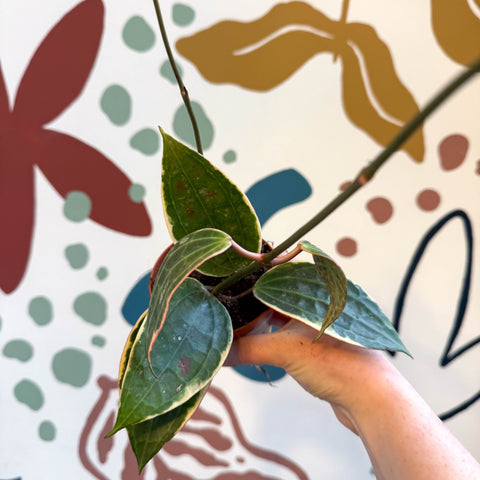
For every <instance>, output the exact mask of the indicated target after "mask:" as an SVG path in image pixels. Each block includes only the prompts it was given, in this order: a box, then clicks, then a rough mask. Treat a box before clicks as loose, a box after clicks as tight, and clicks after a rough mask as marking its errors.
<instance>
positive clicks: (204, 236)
mask: <svg viewBox="0 0 480 480" xmlns="http://www.w3.org/2000/svg"><path fill="white" fill-rule="evenodd" d="M230 245H231V238H230V236H229V235H227V234H226V233H225V232H221V231H220V230H214V229H212V228H204V229H203V230H198V231H196V232H193V233H190V234H189V235H186V236H185V237H183V238H182V239H181V240H179V241H178V242H177V243H175V244H174V245H173V247H172V248H171V249H170V251H169V252H168V254H167V255H166V257H165V259H164V260H163V263H162V264H161V265H160V268H159V270H158V274H157V278H156V280H155V285H154V287H153V291H152V297H151V299H150V305H149V307H148V316H147V320H146V321H145V331H146V338H147V343H146V348H147V349H148V352H149V353H148V357H150V352H151V351H152V347H153V344H154V342H155V339H156V338H157V336H158V333H159V332H160V330H161V328H162V326H163V322H164V321H165V318H166V315H167V311H168V304H169V302H170V298H171V296H172V295H173V292H175V290H176V289H177V288H178V286H179V285H180V283H181V282H182V281H183V280H184V279H185V278H186V277H187V276H188V275H189V274H190V273H191V272H192V271H193V270H195V269H196V268H197V267H198V266H199V265H201V264H202V263H203V262H205V261H206V260H208V259H209V258H212V257H214V256H216V255H219V254H220V253H222V252H224V251H225V250H227V249H228V248H229V247H230Z"/></svg>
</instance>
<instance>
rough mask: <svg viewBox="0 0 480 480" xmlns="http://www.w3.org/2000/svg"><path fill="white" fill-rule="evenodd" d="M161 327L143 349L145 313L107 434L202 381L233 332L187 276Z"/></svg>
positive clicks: (161, 409) (163, 408) (167, 406)
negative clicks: (149, 350)
mask: <svg viewBox="0 0 480 480" xmlns="http://www.w3.org/2000/svg"><path fill="white" fill-rule="evenodd" d="M170 303H171V308H170V309H169V311H168V314H167V317H166V319H165V322H164V325H163V328H162V329H161V331H160V334H159V335H158V338H157V341H156V342H155V345H154V347H153V350H152V354H151V364H152V367H153V369H154V370H155V372H156V374H157V376H155V375H153V373H152V371H151V369H150V366H149V362H148V355H147V352H146V348H145V347H146V342H147V333H146V328H145V326H146V324H147V323H148V317H149V315H150V312H148V314H147V317H146V319H145V321H144V322H143V324H142V325H140V329H139V331H138V333H137V335H136V337H135V339H134V341H133V345H132V347H131V348H130V349H129V351H130V355H129V357H128V362H127V365H126V368H125V370H124V373H123V374H122V379H123V380H122V388H121V393H120V407H119V411H118V416H117V420H116V422H115V426H114V428H113V430H112V431H111V432H110V434H114V433H115V432H117V431H118V430H120V429H121V428H124V427H127V426H129V425H134V424H137V423H140V422H144V421H145V420H148V419H151V418H153V417H156V416H157V415H160V414H163V413H166V412H168V411H170V410H172V409H174V408H176V407H178V406H179V405H181V404H182V403H184V402H186V401H187V400H188V399H190V398H191V397H192V396H193V395H195V394H196V393H197V392H199V391H200V390H201V389H202V388H203V387H205V386H206V385H207V384H208V383H209V382H210V380H211V379H212V377H213V376H214V375H215V373H216V372H217V371H218V369H219V368H220V367H221V366H222V364H223V362H224V361H225V358H226V356H227V354H228V351H229V349H230V345H231V342H232V338H233V330H232V324H231V320H230V316H229V314H228V312H227V310H226V308H225V307H224V306H223V305H222V304H221V303H220V302H219V301H218V300H217V299H216V297H214V296H213V295H212V294H211V293H210V292H208V291H207V290H206V289H205V287H203V285H202V284H201V283H200V282H198V281H197V280H194V279H192V278H187V279H185V281H184V282H183V283H182V284H181V285H180V286H179V287H178V289H177V290H176V292H175V293H174V295H173V296H172V299H171V302H170Z"/></svg>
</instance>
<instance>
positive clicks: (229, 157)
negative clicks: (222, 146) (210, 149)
mask: <svg viewBox="0 0 480 480" xmlns="http://www.w3.org/2000/svg"><path fill="white" fill-rule="evenodd" d="M236 160H237V154H236V153H235V152H234V151H233V150H228V151H227V152H225V153H224V154H223V161H224V162H225V163H233V162H235V161H236Z"/></svg>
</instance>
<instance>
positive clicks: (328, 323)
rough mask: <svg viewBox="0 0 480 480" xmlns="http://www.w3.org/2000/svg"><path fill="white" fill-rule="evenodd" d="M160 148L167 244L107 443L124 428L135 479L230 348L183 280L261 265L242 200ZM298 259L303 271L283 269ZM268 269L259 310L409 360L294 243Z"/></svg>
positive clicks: (331, 272) (214, 304)
mask: <svg viewBox="0 0 480 480" xmlns="http://www.w3.org/2000/svg"><path fill="white" fill-rule="evenodd" d="M162 139H163V161H162V198H163V204H164V212H165V218H166V222H167V226H168V229H169V231H170V233H171V236H172V239H173V241H174V244H173V246H172V247H171V249H170V250H169V251H168V253H167V254H166V255H165V257H164V258H163V261H162V263H161V265H160V268H159V270H158V274H157V277H156V279H155V283H154V287H153V291H152V296H151V299H150V305H149V308H148V311H147V312H145V313H144V314H143V315H142V316H141V317H140V319H139V320H138V322H137V324H136V325H135V327H134V328H133V329H132V332H131V334H130V336H129V338H128V340H127V343H126V346H125V349H124V352H123V356H122V360H121V366H120V374H119V387H120V407H119V411H118V415H117V419H116V423H115V426H114V428H113V430H112V431H111V432H110V434H109V435H113V434H114V433H116V432H117V431H118V430H120V429H122V428H126V429H127V431H128V434H129V438H130V442H131V444H132V447H133V450H134V452H135V455H136V457H137V461H138V465H139V469H140V470H141V469H142V468H143V467H144V466H145V464H146V463H147V462H148V461H149V460H150V458H152V457H153V456H154V455H155V454H156V453H157V452H158V450H159V449H160V448H161V447H162V446H163V445H164V444H165V442H167V441H168V440H170V439H171V438H172V437H173V436H174V435H175V433H176V432H178V430H179V429H181V427H182V426H183V425H184V424H185V422H186V421H187V420H188V418H190V416H191V415H192V414H193V412H194V411H195V409H196V408H197V406H198V405H199V404H200V401H201V399H202V397H203V395H204V394H205V392H206V390H207V388H208V385H209V384H210V382H211V380H212V378H213V377H214V376H215V374H216V372H217V371H218V369H219V368H220V367H221V366H222V365H223V363H224V361H225V359H226V357H227V355H228V351H229V349H230V346H231V343H232V339H233V328H232V322H231V319H230V315H229V312H228V311H227V309H226V308H225V307H224V305H223V304H222V303H221V302H220V301H219V300H218V298H217V297H216V296H215V295H214V294H213V293H212V291H211V290H209V289H208V288H206V287H205V286H204V285H202V284H201V283H200V282H199V281H197V280H195V279H193V278H191V277H190V275H191V273H192V272H194V271H195V270H198V271H201V272H203V273H204V274H207V275H210V276H215V277H228V276H230V275H234V274H235V275H240V274H241V273H242V272H247V271H251V270H252V269H255V268H260V267H262V266H263V265H262V258H263V257H262V256H261V255H260V254H259V252H260V245H261V231H260V226H259V222H258V219H257V217H256V214H255V212H254V211H253V208H252V206H251V205H250V203H249V202H248V200H247V198H246V197H245V195H244V194H243V193H242V192H241V191H240V190H239V189H238V187H237V186H236V185H235V184H234V183H233V182H231V181H230V180H229V179H228V178H227V177H226V176H225V175H224V174H223V173H222V172H220V171H219V170H218V169H216V168H215V167H214V166H213V165H212V164H211V163H210V162H209V161H208V160H206V159H205V158H204V157H203V156H201V155H199V154H198V153H196V152H194V151H193V150H191V149H190V148H188V147H186V146H185V145H182V144H181V143H179V142H177V141H176V140H175V139H173V138H172V137H170V136H168V135H167V134H165V133H164V132H163V131H162ZM301 251H303V252H307V253H309V254H311V255H312V263H307V262H292V261H289V260H290V259H291V257H292V256H293V255H295V254H296V253H299V252H301ZM239 252H240V253H239ZM285 260H288V261H287V262H286V263H282V262H284V261H285ZM270 265H271V266H272V265H276V266H273V267H272V268H270V269H269V270H268V271H267V272H266V273H264V274H263V275H262V276H261V277H260V278H259V280H258V281H257V282H256V284H255V285H254V288H253V294H254V295H255V297H256V298H257V299H258V300H259V301H260V302H262V303H264V304H265V305H266V306H268V307H270V308H272V309H273V310H276V311H279V312H282V313H285V314H287V315H289V316H291V317H292V318H295V319H297V320H299V321H301V322H304V323H305V324H307V325H309V326H311V327H312V328H314V329H316V330H318V332H319V334H318V337H320V335H322V334H323V333H324V332H325V333H326V334H328V335H332V336H334V337H336V338H338V339H340V340H343V341H346V342H350V343H354V344H356V345H361V346H364V347H367V348H375V349H383V350H395V351H401V352H405V353H407V354H408V352H407V350H406V348H405V347H404V345H403V344H402V342H401V340H400V339H399V337H398V335H397V333H396V331H395V329H394V328H393V327H392V325H391V323H390V322H389V320H388V319H387V318H386V316H385V315H384V314H383V313H382V311H381V310H380V308H379V307H378V305H377V304H376V303H375V302H373V301H372V300H371V299H370V298H369V297H368V295H367V294H366V293H365V292H364V291H363V290H362V289H361V288H360V287H359V286H357V285H355V284H354V283H353V282H351V281H349V280H347V278H346V277H345V274H344V273H343V271H342V270H341V268H340V267H339V266H338V265H337V264H336V263H335V262H334V261H333V260H332V259H331V258H330V257H329V256H328V255H326V254H325V253H324V252H323V251H322V250H321V249H320V248H318V247H316V246H315V245H312V244H311V243H310V242H307V241H306V240H303V241H301V242H300V243H299V244H298V245H297V246H296V247H295V249H294V250H293V253H290V254H286V255H284V256H283V255H280V256H279V257H277V258H276V259H274V260H273V261H272V263H271V264H270ZM220 281H221V280H220ZM221 285H222V283H220V287H221ZM217 288H218V287H217ZM318 337H317V338H318Z"/></svg>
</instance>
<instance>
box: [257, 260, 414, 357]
mask: <svg viewBox="0 0 480 480" xmlns="http://www.w3.org/2000/svg"><path fill="white" fill-rule="evenodd" d="M254 294H255V296H256V297H257V298H258V299H259V300H260V301H261V302H263V303H265V304H266V305H268V306H269V307H271V308H273V309H274V310H277V311H279V312H282V313H284V314H286V315H289V316H290V317H292V318H295V319H297V320H300V321H301V322H303V323H305V324H307V325H310V326H311V327H313V328H315V329H317V330H320V329H321V326H322V321H323V318H324V317H325V314H326V312H327V309H328V304H329V302H328V298H329V292H328V288H327V286H326V284H325V282H324V281H323V280H322V278H321V277H320V276H319V275H318V273H317V271H316V269H315V266H314V265H313V264H311V263H307V262H290V263H284V264H282V265H278V266H276V267H274V268H272V269H271V270H269V271H268V272H267V273H265V274H264V275H263V276H262V277H261V278H260V279H259V280H258V281H257V283H256V284H255V287H254ZM325 333H327V334H328V335H331V336H333V337H336V338H338V339H340V340H343V341H346V342H348V343H352V344H356V345H361V346H364V347H368V348H374V349H379V350H392V351H400V352H405V353H407V354H408V351H407V350H406V348H405V346H404V345H403V343H402V341H401V340H400V338H399V336H398V334H397V332H396V330H395V329H394V328H393V326H392V324H391V323H390V321H389V320H388V318H387V317H386V316H385V314H384V313H383V312H382V311H381V310H380V308H379V306H378V305H377V304H376V303H375V302H374V301H373V300H372V299H371V298H370V297H369V296H368V295H367V294H366V293H365V292H364V291H363V290H362V289H361V288H360V287H359V286H358V285H355V284H354V283H353V282H351V281H350V280H348V291H347V301H346V303H345V308H344V310H343V312H342V313H341V314H340V316H339V317H338V318H337V320H335V322H334V323H333V324H332V325H330V326H329V327H328V328H327V330H326V332H325Z"/></svg>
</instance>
